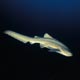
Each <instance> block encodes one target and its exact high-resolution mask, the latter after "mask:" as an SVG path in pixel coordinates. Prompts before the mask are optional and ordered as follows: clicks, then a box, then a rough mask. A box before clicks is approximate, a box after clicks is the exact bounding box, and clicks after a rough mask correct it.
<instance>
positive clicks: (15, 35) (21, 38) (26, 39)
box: [4, 30, 30, 43]
mask: <svg viewBox="0 0 80 80" xmlns="http://www.w3.org/2000/svg"><path fill="white" fill-rule="evenodd" d="M4 33H5V34H7V35H9V36H11V37H13V38H15V39H17V40H19V41H21V42H23V43H27V42H30V40H29V37H27V36H24V35H22V34H19V33H16V32H14V31H10V30H6V31H4Z"/></svg>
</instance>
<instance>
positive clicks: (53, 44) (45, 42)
mask: <svg viewBox="0 0 80 80" xmlns="http://www.w3.org/2000/svg"><path fill="white" fill-rule="evenodd" d="M4 34H6V35H8V36H11V37H13V38H14V39H17V40H19V41H21V42H23V43H27V42H29V43H30V44H35V43H38V44H40V47H41V48H48V49H49V50H48V51H49V52H56V53H59V54H61V55H63V56H66V57H71V56H73V55H72V53H71V51H70V49H69V48H68V47H67V46H66V45H64V44H63V43H62V42H60V41H59V40H57V39H55V38H53V37H52V36H51V35H49V34H48V33H45V34H44V36H43V37H38V36H34V37H29V36H26V35H22V34H20V33H17V32H15V31H12V30H5V31H4Z"/></svg>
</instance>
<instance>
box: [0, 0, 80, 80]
mask: <svg viewBox="0 0 80 80" xmlns="http://www.w3.org/2000/svg"><path fill="white" fill-rule="evenodd" d="M8 29H9V30H13V31H16V32H19V33H22V34H24V35H27V36H31V37H33V36H35V35H37V36H41V37H43V35H44V33H46V32H47V33H49V34H50V35H51V36H52V37H54V38H56V39H58V40H60V41H62V42H63V43H64V44H66V45H67V46H68V47H69V48H70V49H71V52H72V53H73V55H74V56H73V57H72V58H66V57H64V56H62V55H59V54H57V53H49V52H48V50H47V49H45V48H44V49H41V48H40V47H39V44H34V45H30V44H29V43H27V44H23V43H21V42H19V41H17V40H15V39H13V38H11V37H9V36H7V35H5V34H3V31H4V30H8ZM0 35H1V40H0V43H1V51H2V53H1V56H3V58H1V61H3V62H2V64H9V65H11V64H12V66H11V68H13V64H14V69H13V70H12V69H11V68H9V70H12V71H13V72H16V76H17V78H22V79H23V77H24V78H26V79H27V77H29V78H30V80H32V79H36V80H56V79H62V80H64V79H65V78H67V79H68V80H69V79H72V78H74V77H76V78H78V77H79V76H78V75H79V74H78V72H79V73H80V70H79V67H80V66H79V64H80V63H79V60H80V54H79V53H80V42H79V41H80V1H79V0H2V1H0ZM3 49H4V50H3ZM4 55H5V56H4ZM7 55H8V57H6V56H7ZM5 59H6V60H5ZM7 59H8V60H7ZM27 74H28V75H27ZM76 74H77V75H76ZM62 75H63V76H64V77H63V76H62ZM26 76H27V77H26ZM66 76H67V77H66Z"/></svg>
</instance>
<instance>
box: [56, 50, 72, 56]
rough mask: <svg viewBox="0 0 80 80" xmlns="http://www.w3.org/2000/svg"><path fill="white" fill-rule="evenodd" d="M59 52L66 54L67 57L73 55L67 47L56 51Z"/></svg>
mask: <svg viewBox="0 0 80 80" xmlns="http://www.w3.org/2000/svg"><path fill="white" fill-rule="evenodd" d="M56 52H57V53H59V54H61V55H64V56H66V57H71V56H73V55H72V53H71V52H70V51H68V50H66V49H60V51H56Z"/></svg>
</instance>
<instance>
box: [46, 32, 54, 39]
mask: <svg viewBox="0 0 80 80" xmlns="http://www.w3.org/2000/svg"><path fill="white" fill-rule="evenodd" d="M44 38H51V39H53V37H52V36H50V35H49V34H48V33H45V34H44Z"/></svg>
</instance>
